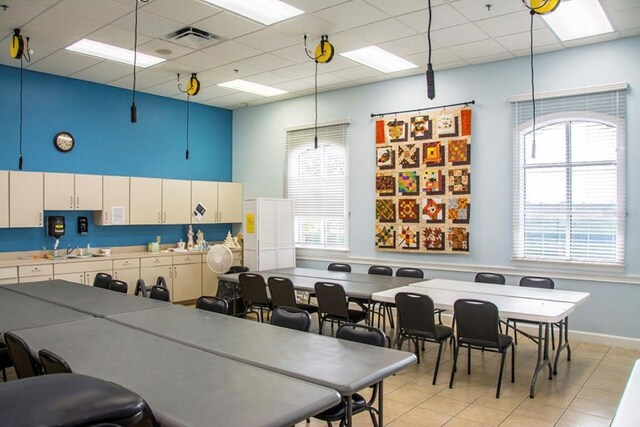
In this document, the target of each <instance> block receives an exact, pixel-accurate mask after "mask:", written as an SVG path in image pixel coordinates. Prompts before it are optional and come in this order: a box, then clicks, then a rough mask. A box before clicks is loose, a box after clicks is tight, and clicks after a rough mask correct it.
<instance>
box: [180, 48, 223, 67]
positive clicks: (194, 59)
mask: <svg viewBox="0 0 640 427" xmlns="http://www.w3.org/2000/svg"><path fill="white" fill-rule="evenodd" d="M175 62H178V63H180V64H185V65H188V66H190V67H192V68H193V71H194V72H200V71H204V70H209V69H211V68H216V67H219V66H221V65H224V64H228V63H229V62H230V61H229V60H228V59H225V58H221V57H219V56H213V55H209V54H207V53H204V52H193V53H190V54H188V55H185V56H182V57H180V58H177V59H176V60H175Z"/></svg>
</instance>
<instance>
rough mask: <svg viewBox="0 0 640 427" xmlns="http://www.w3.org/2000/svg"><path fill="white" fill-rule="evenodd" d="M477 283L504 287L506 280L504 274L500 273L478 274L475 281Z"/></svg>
mask: <svg viewBox="0 0 640 427" xmlns="http://www.w3.org/2000/svg"><path fill="white" fill-rule="evenodd" d="M473 281H474V282H477V283H493V284H495V285H504V284H505V283H506V280H505V278H504V276H503V275H502V274H498V273H486V272H484V273H478V274H476V277H475V279H474V280H473Z"/></svg>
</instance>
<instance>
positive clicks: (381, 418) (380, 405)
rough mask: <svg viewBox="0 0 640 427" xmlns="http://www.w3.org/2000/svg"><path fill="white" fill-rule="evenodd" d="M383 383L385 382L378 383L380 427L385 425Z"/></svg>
mask: <svg viewBox="0 0 640 427" xmlns="http://www.w3.org/2000/svg"><path fill="white" fill-rule="evenodd" d="M382 383H383V381H380V382H379V383H378V426H380V427H382V426H383V425H384V422H383V418H384V417H383V416H382V411H383V408H384V405H383V403H384V402H383V401H382V400H383V396H384V393H383V392H382Z"/></svg>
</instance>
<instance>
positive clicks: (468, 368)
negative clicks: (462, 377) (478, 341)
mask: <svg viewBox="0 0 640 427" xmlns="http://www.w3.org/2000/svg"><path fill="white" fill-rule="evenodd" d="M467 375H471V346H470V345H468V346H467Z"/></svg>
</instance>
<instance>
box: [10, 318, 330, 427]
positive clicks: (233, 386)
mask: <svg viewBox="0 0 640 427" xmlns="http://www.w3.org/2000/svg"><path fill="white" fill-rule="evenodd" d="M146 311H149V310H146ZM150 311H153V310H150ZM17 334H18V335H19V336H21V337H22V338H23V339H24V340H25V341H26V342H27V343H28V344H29V346H30V347H31V350H32V351H33V352H34V353H35V352H37V351H39V350H40V349H43V348H47V349H50V350H51V351H53V352H55V353H57V354H59V355H60V356H61V357H63V358H64V359H65V360H66V361H67V362H68V363H69V365H70V366H71V369H72V370H73V371H74V372H77V373H81V374H86V375H91V376H94V377H98V378H101V379H104V380H107V381H113V382H115V383H117V384H120V385H122V386H123V387H126V388H128V389H130V390H132V391H134V392H136V393H138V394H140V395H141V396H142V397H143V398H144V399H145V400H146V401H147V402H148V403H149V406H150V407H151V409H152V410H153V412H154V414H156V417H157V418H158V420H159V422H160V423H161V424H162V425H163V426H165V425H167V426H212V425H219V426H233V425H238V426H283V425H293V424H295V423H297V422H299V421H302V420H304V419H305V418H307V417H309V416H312V415H313V414H316V413H318V412H320V411H323V410H324V409H326V408H329V407H331V406H333V405H335V404H336V403H338V402H339V401H340V396H339V395H338V394H337V393H336V391H335V390H330V389H328V388H325V387H321V386H318V385H315V384H310V383H307V382H304V381H301V380H298V379H295V378H290V377H287V376H284V375H280V374H277V373H274V372H269V371H267V370H264V369H260V368H257V367H254V366H250V365H247V364H243V363H239V362H236V361H233V360H229V359H227V358H224V357H220V356H217V355H215V354H211V353H208V352H205V351H202V350H199V349H196V348H193V347H189V346H185V345H183V344H180V343H177V342H175V341H171V340H167V339H165V338H161V337H158V336H155V335H152V334H148V333H145V332H142V331H139V330H136V329H134V328H129V327H126V326H124V325H120V324H117V323H115V322H110V321H108V320H106V319H99V318H92V319H86V320H79V321H74V322H69V323H65V324H60V325H51V326H44V327H40V328H32V329H25V330H21V331H18V332H17Z"/></svg>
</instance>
